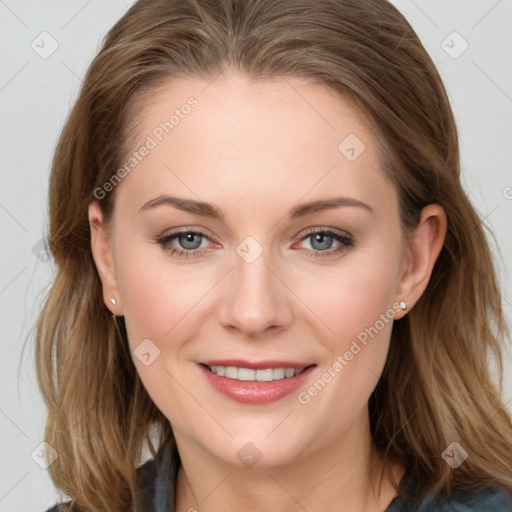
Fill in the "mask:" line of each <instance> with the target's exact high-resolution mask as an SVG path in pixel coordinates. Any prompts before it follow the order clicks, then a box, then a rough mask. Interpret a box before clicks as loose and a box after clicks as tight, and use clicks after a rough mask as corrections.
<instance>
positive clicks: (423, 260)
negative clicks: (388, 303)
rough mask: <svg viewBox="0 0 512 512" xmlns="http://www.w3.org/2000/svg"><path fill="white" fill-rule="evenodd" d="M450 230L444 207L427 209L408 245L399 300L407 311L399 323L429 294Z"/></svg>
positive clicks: (398, 294) (434, 205)
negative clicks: (424, 295)
mask: <svg viewBox="0 0 512 512" xmlns="http://www.w3.org/2000/svg"><path fill="white" fill-rule="evenodd" d="M446 229H447V220H446V213H445V211H444V209H443V207H442V206H440V205H438V204H429V205H428V206H426V207H425V208H423V210H422V212H421V216H420V220H419V222H418V226H417V227H416V228H415V230H414V231H413V233H411V235H410V236H409V238H408V239H407V241H406V259H405V265H404V267H405V268H404V272H403V274H402V277H401V279H400V282H399V285H398V288H397V296H396V300H397V302H398V303H399V302H401V301H404V302H405V304H406V305H407V309H406V310H404V311H402V310H399V311H398V312H396V315H395V318H396V319H398V318H402V317H403V316H404V315H406V314H407V311H409V310H410V309H411V308H412V307H413V306H414V304H416V302H417V301H418V300H419V298H420V297H421V295H422V294H423V292H424V291H425V289H426V287H427V285H428V282H429V281H430V276H431V275H432V270H433V268H434V263H435V262H436V260H437V257H438V256H439V253H440V252H441V249H442V247H443V243H444V239H445V236H446Z"/></svg>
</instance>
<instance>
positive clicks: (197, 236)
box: [156, 230, 209, 258]
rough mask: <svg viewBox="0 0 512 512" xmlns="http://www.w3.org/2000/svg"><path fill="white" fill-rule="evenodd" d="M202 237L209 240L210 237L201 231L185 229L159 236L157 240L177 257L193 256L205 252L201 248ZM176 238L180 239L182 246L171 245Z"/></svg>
mask: <svg viewBox="0 0 512 512" xmlns="http://www.w3.org/2000/svg"><path fill="white" fill-rule="evenodd" d="M202 238H206V239H207V240H209V238H208V237H207V236H206V235H205V234H204V233H202V232H200V231H191V230H184V231H178V232H175V233H171V234H170V235H166V236H164V237H161V238H157V239H156V242H157V243H159V244H160V245H161V246H162V247H163V248H164V249H165V250H166V251H169V252H170V253H171V255H173V256H176V257H177V258H183V257H184V258H189V257H191V256H201V255H202V254H203V252H204V251H203V250H202V249H199V246H200V245H201V241H202V240H201V239H202ZM175 239H176V240H177V241H178V243H179V244H180V246H181V248H176V247H173V246H172V245H170V244H171V242H172V241H173V240H175Z"/></svg>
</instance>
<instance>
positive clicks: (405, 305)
mask: <svg viewBox="0 0 512 512" xmlns="http://www.w3.org/2000/svg"><path fill="white" fill-rule="evenodd" d="M400 309H402V310H404V309H407V304H406V303H405V302H404V301H402V302H400Z"/></svg>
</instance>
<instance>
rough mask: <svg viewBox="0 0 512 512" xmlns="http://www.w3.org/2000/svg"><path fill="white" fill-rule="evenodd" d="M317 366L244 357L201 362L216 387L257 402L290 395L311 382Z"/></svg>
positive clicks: (238, 398) (239, 399)
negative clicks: (243, 359)
mask: <svg viewBox="0 0 512 512" xmlns="http://www.w3.org/2000/svg"><path fill="white" fill-rule="evenodd" d="M220 363H223V364H220ZM316 366H317V365H316V364H309V365H305V364H303V363H299V362H293V363H292V362H288V361H286V362H284V361H262V362H259V363H251V362H248V361H240V360H223V361H220V360H218V361H207V362H203V363H200V364H198V367H199V369H200V370H201V373H202V374H203V375H204V377H206V381H207V382H208V383H209V385H210V386H211V387H212V388H213V389H214V390H216V391H217V392H219V393H220V394H222V395H224V396H225V397H228V398H230V399H231V400H235V401H237V402H242V403H245V404H253V405H256V404H266V403H270V402H275V401H277V400H280V399H282V398H284V397H286V396H287V395H290V394H291V393H293V392H294V391H295V390H297V388H299V387H300V386H302V385H304V384H305V383H306V382H307V380H308V379H309V378H310V375H312V373H313V372H314V370H315V368H316Z"/></svg>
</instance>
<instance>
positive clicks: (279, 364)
mask: <svg viewBox="0 0 512 512" xmlns="http://www.w3.org/2000/svg"><path fill="white" fill-rule="evenodd" d="M201 363H202V364H206V365H208V366H236V367H237V368H250V369H253V370H262V369H266V368H295V369H297V370H302V369H303V368H306V367H307V366H311V364H312V363H301V362H296V361H277V360H275V359H272V360H266V361H244V360H242V359H210V360H208V361H201Z"/></svg>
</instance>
